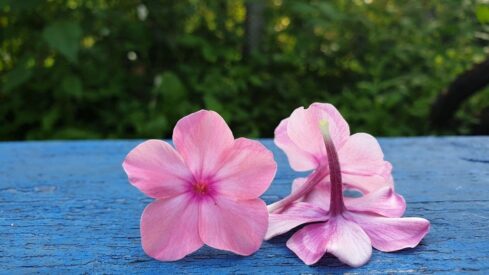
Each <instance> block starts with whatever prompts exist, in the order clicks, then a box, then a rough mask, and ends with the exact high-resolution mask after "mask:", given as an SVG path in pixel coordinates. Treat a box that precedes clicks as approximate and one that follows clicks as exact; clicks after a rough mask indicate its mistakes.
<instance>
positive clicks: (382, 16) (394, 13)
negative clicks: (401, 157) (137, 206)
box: [0, 0, 489, 140]
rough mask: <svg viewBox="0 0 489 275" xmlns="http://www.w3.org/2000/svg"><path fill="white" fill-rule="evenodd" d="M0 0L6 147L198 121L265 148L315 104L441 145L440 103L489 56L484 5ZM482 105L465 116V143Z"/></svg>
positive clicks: (0, 112) (388, 0)
mask: <svg viewBox="0 0 489 275" xmlns="http://www.w3.org/2000/svg"><path fill="white" fill-rule="evenodd" d="M265 5H266V7H265V11H264V17H263V19H264V21H263V22H264V24H263V26H262V35H261V40H260V43H259V51H257V52H255V53H253V54H251V55H246V54H244V53H243V48H244V45H245V41H246V39H247V37H246V33H245V17H246V6H245V2H244V0H229V1H210V0H209V1H197V0H183V1H170V0H161V1H142V0H84V1H81V0H66V1H65V0H51V1H31V0H25V1H20V0H0V28H1V31H0V41H1V42H0V85H1V86H0V125H1V127H0V139H3V140H12V139H19V140H22V139H67V138H135V137H143V138H148V137H153V138H158V137H168V136H169V135H170V134H171V131H172V128H173V126H174V124H175V123H176V121H177V120H178V119H179V118H180V117H182V116H184V115H186V114H188V113H190V112H193V111H196V110H198V109H201V108H207V109H213V110H215V111H218V112H219V113H221V115H223V116H224V118H225V119H226V120H227V121H228V123H229V124H230V125H231V127H232V129H233V131H234V132H235V134H236V136H243V135H244V136H249V137H258V136H261V137H267V136H268V137H270V136H272V135H273V130H274V128H275V127H276V125H278V123H279V122H280V120H281V119H283V118H284V117H286V116H288V115H289V114H290V113H291V112H292V110H293V109H294V108H296V107H298V106H301V105H302V106H308V105H309V104H310V103H312V102H315V101H322V102H331V103H333V104H335V105H336V106H337V107H338V108H339V109H340V111H341V112H342V113H343V114H344V116H345V117H346V118H347V119H348V121H349V122H350V124H351V128H352V131H353V132H359V131H367V132H370V133H372V134H375V135H387V136H397V135H426V134H436V133H437V132H434V131H433V130H431V129H430V127H429V125H428V121H427V116H428V113H429V108H430V105H431V102H432V101H433V99H434V98H435V96H436V95H437V94H438V93H439V92H440V91H442V90H443V89H444V88H445V87H446V86H447V85H448V84H449V83H450V82H451V81H452V80H453V79H454V78H455V77H456V76H457V75H458V74H460V73H461V72H463V71H464V70H465V69H467V68H469V67H470V66H472V65H473V64H474V63H476V62H480V61H482V60H483V59H484V58H486V56H487V54H488V52H489V46H488V43H487V41H488V40H489V27H488V25H487V24H488V10H489V6H488V4H487V3H486V2H484V1H475V0H473V1H470V0H469V1H458V0H447V1H393V0H372V1H359V0H355V1H345V0H332V1H319V0H308V1H286V0H270V1H267V2H266V4H265ZM487 92H489V91H488V90H485V91H484V92H483V93H481V94H480V95H478V96H477V97H475V98H474V99H472V100H471V101H470V102H468V103H467V104H465V105H464V107H463V108H462V110H461V113H459V114H457V118H458V121H459V123H458V126H457V127H458V128H456V129H454V130H453V131H451V132H444V133H448V134H457V133H467V132H468V128H469V126H470V125H471V124H473V123H476V122H477V121H476V120H477V115H478V114H479V113H480V111H481V110H482V109H483V108H486V107H487V99H488V98H489V96H488V94H487Z"/></svg>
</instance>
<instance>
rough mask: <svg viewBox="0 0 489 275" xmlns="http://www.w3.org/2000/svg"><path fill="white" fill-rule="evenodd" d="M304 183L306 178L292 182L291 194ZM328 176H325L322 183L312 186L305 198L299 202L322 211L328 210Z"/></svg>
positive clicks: (329, 196)
mask: <svg viewBox="0 0 489 275" xmlns="http://www.w3.org/2000/svg"><path fill="white" fill-rule="evenodd" d="M305 182H306V178H297V179H295V180H294V181H293V182H292V192H294V191H295V190H296V189H297V188H299V186H301V185H303V184H304V183H305ZM329 184H330V183H329V176H327V177H326V178H325V179H324V180H323V181H321V182H320V183H318V185H316V186H314V188H313V189H312V190H311V191H310V192H309V193H308V194H307V195H305V196H303V197H302V199H301V201H304V202H308V203H311V204H314V205H317V206H320V207H321V208H323V209H329V203H330V198H331V195H330V192H331V190H330V185H329Z"/></svg>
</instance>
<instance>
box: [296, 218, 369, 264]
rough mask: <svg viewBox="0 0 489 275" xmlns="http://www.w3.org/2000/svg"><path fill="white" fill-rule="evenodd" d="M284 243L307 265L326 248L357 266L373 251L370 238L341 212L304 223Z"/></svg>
mask: <svg viewBox="0 0 489 275" xmlns="http://www.w3.org/2000/svg"><path fill="white" fill-rule="evenodd" d="M287 247H288V248H290V249H291V250H292V251H294V253H295V254H297V256H298V257H299V258H300V259H301V260H302V261H303V262H304V263H305V264H307V265H311V264H314V263H316V262H317V261H319V259H321V257H322V256H323V255H324V253H326V252H329V253H331V254H333V255H335V256H336V257H338V259H339V260H340V261H342V262H343V263H345V264H347V265H350V266H353V267H358V266H361V265H364V264H365V263H366V262H367V261H368V260H369V259H370V256H371V254H372V246H371V244H370V239H369V238H368V236H367V234H365V232H364V231H363V230H362V228H361V227H360V226H358V225H357V224H356V223H354V222H351V221H348V220H346V219H344V218H342V217H340V216H337V217H335V218H331V219H330V220H329V221H327V222H326V223H318V224H311V225H307V226H305V227H304V228H302V229H301V230H299V231H297V232H296V233H295V234H294V235H293V236H292V237H291V238H290V239H289V240H288V241H287Z"/></svg>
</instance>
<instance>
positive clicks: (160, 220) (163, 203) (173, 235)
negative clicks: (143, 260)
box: [141, 194, 203, 261]
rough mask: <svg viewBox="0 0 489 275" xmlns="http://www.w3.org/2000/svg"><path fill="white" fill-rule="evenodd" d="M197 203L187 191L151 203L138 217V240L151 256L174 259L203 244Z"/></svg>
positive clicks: (163, 259)
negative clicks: (139, 238) (139, 228)
mask: <svg viewBox="0 0 489 275" xmlns="http://www.w3.org/2000/svg"><path fill="white" fill-rule="evenodd" d="M198 215H199V208H198V204H196V203H192V198H191V197H190V195H188V194H183V195H179V196H176V197H173V198H169V199H160V200H156V201H154V202H152V203H150V204H149V205H148V206H147V207H146V208H145V209H144V212H143V215H142V216H141V242H142V246H143V249H144V251H145V252H146V254H148V255H149V256H150V257H153V258H155V259H158V260H160V261H176V260H179V259H181V258H183V257H185V256H186V255H188V254H190V253H192V252H194V251H196V250H197V249H199V248H200V247H202V245H203V242H202V241H201V239H200V237H199V231H198Z"/></svg>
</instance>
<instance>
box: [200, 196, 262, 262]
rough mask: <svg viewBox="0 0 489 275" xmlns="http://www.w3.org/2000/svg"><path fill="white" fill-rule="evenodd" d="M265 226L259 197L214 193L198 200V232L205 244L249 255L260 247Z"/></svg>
mask: <svg viewBox="0 0 489 275" xmlns="http://www.w3.org/2000/svg"><path fill="white" fill-rule="evenodd" d="M267 227H268V211H267V207H266V205H265V203H264V202H263V201H262V200H260V199H253V200H243V201H234V200H230V199H228V198H225V197H224V196H216V197H214V198H209V199H206V200H204V201H202V202H201V206H200V217H199V233H200V237H201V238H202V240H203V241H204V243H205V244H207V245H208V246H211V247H214V248H217V249H221V250H227V251H231V252H234V253H236V254H239V255H243V256H248V255H250V254H252V253H254V252H255V251H256V250H258V248H260V245H261V243H262V241H263V237H265V233H266V231H267Z"/></svg>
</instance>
